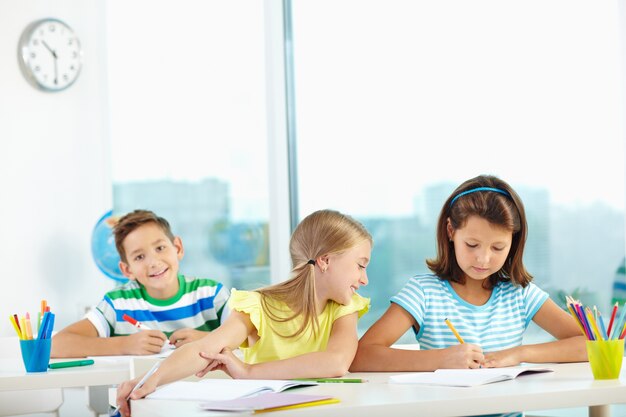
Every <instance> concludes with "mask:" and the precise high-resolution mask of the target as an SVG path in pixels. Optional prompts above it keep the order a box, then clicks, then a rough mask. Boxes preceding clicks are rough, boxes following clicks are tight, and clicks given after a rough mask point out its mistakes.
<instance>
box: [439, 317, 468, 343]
mask: <svg viewBox="0 0 626 417" xmlns="http://www.w3.org/2000/svg"><path fill="white" fill-rule="evenodd" d="M444 321H445V322H446V324H447V325H448V327H449V328H450V330H452V333H454V335H455V336H456V338H457V340H458V341H459V343H461V344H463V343H465V341H464V340H463V338H462V337H461V335H460V334H459V332H457V331H456V329H455V328H454V326H453V325H452V323H451V322H450V320H448V319H445V320H444Z"/></svg>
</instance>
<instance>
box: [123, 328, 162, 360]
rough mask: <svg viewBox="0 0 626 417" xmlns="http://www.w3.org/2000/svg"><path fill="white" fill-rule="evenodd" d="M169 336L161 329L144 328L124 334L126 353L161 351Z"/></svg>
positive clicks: (136, 353) (142, 353)
mask: <svg viewBox="0 0 626 417" xmlns="http://www.w3.org/2000/svg"><path fill="white" fill-rule="evenodd" d="M165 343H167V336H165V333H163V332H162V331H160V330H142V331H140V332H137V333H135V334H131V335H129V336H124V347H125V349H124V354H125V355H153V354H155V353H159V352H161V348H162V347H163V345H164V344H165Z"/></svg>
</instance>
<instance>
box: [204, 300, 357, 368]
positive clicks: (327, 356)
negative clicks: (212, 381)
mask: <svg viewBox="0 0 626 417" xmlns="http://www.w3.org/2000/svg"><path fill="white" fill-rule="evenodd" d="M357 314H358V313H356V312H355V313H352V314H349V315H346V316H343V317H340V318H338V319H337V320H335V322H334V323H333V327H332V329H331V333H330V338H329V340H328V345H327V346H326V350H324V351H320V352H310V353H304V354H302V355H298V356H294V357H292V358H289V359H283V360H278V361H272V362H264V363H258V364H254V365H248V364H245V363H243V362H241V361H239V360H238V359H237V358H236V357H235V356H234V355H233V354H232V353H231V352H229V351H228V349H226V350H225V351H224V352H222V353H220V354H215V355H209V354H204V353H203V354H202V356H203V357H204V358H206V359H208V360H212V361H214V365H215V363H219V365H217V366H215V368H216V369H221V370H223V371H225V372H227V373H228V374H229V375H230V376H232V377H233V378H247V379H292V378H329V377H335V376H342V375H345V374H346V373H347V372H348V367H349V366H350V363H351V362H352V359H353V358H354V354H355V352H356V348H357V344H358V336H357V333H356V323H357Z"/></svg>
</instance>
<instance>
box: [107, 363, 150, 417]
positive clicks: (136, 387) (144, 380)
mask: <svg viewBox="0 0 626 417" xmlns="http://www.w3.org/2000/svg"><path fill="white" fill-rule="evenodd" d="M159 366H161V362H157V363H155V364H154V365H153V366H152V368H150V370H149V371H148V372H146V374H145V375H144V376H143V378H141V379H140V380H139V382H137V385H135V387H134V388H133V389H132V390H131V391H130V393H128V396H127V397H126V401H128V399H129V398H130V396H131V395H133V392H135V391H137V390H138V389H139V388H141V387H143V384H145V383H146V381H147V380H148V378H150V377H151V376H152V374H154V373H155V372H156V371H157V369H159ZM118 411H120V406H119V405H118V406H117V407H115V410H113V412H112V413H111V415H115V414H117V412H118Z"/></svg>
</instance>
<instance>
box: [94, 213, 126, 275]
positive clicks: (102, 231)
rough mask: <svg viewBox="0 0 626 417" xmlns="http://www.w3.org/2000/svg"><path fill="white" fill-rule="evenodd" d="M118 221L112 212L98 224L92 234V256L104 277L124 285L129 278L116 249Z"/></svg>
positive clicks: (106, 214)
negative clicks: (116, 225) (115, 233)
mask: <svg viewBox="0 0 626 417" xmlns="http://www.w3.org/2000/svg"><path fill="white" fill-rule="evenodd" d="M117 220H118V218H117V217H116V216H114V215H113V210H110V211H108V212H106V213H105V214H104V216H102V217H101V218H100V220H98V221H97V222H96V226H95V227H94V228H93V232H92V234H91V255H92V256H93V260H94V261H95V262H96V265H97V266H98V269H100V271H102V273H103V274H104V275H106V276H107V277H108V278H111V279H112V280H115V281H118V282H122V283H123V282H126V281H128V278H126V277H125V276H124V274H122V271H121V270H120V267H119V263H120V255H119V254H118V253H117V249H116V248H115V238H114V237H113V226H115V223H116V222H117Z"/></svg>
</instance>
